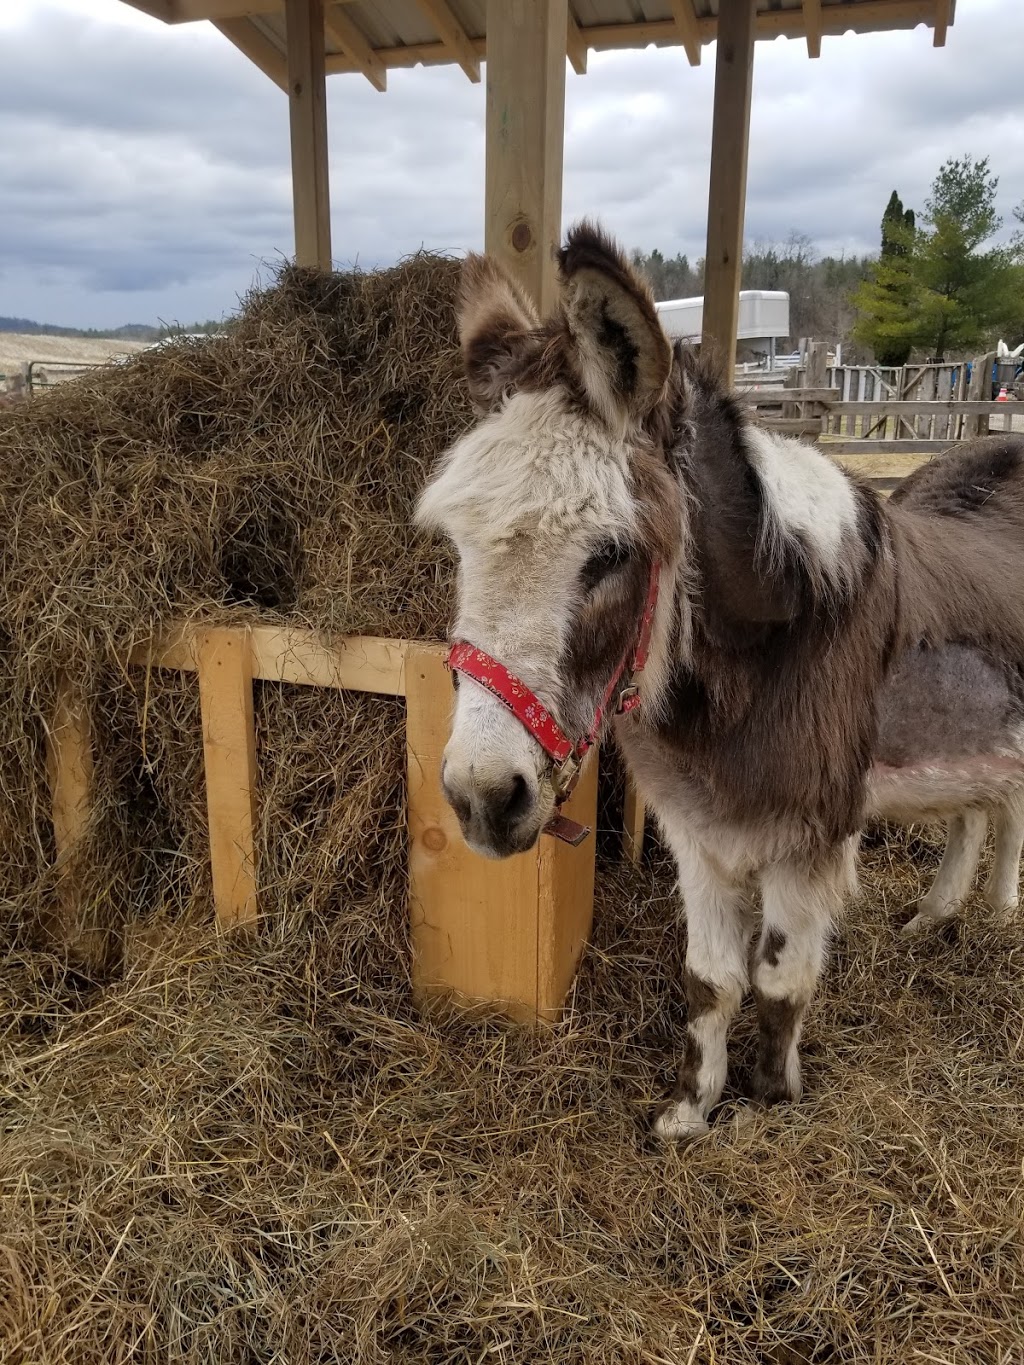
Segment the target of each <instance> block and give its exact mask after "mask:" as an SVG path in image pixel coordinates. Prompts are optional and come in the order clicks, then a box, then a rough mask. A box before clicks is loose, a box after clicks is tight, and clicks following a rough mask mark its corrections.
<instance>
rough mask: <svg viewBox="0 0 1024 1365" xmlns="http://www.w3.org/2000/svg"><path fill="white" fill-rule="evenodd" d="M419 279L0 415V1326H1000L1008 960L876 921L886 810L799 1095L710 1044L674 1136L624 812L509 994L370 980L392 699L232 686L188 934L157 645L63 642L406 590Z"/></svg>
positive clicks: (996, 945)
mask: <svg viewBox="0 0 1024 1365" xmlns="http://www.w3.org/2000/svg"><path fill="white" fill-rule="evenodd" d="M454 283H455V270H454V267H452V266H451V265H450V264H449V263H446V262H438V261H436V260H432V259H429V258H419V259H418V260H416V261H414V262H411V263H409V264H407V265H406V266H403V267H401V268H400V269H399V270H397V271H394V272H385V273H383V274H382V275H379V276H367V277H360V276H333V277H326V278H324V277H318V276H315V275H312V274H308V273H307V274H303V273H300V272H288V273H286V274H285V275H284V276H283V277H282V278H281V280H280V281H279V282H278V284H277V285H276V286H275V287H274V288H272V289H270V290H269V291H267V292H266V293H265V294H259V295H254V296H253V297H252V298H250V299H249V300H248V302H247V306H246V309H245V311H244V313H243V316H242V319H241V321H240V323H239V326H238V328H237V329H236V330H235V332H234V333H233V335H232V337H231V338H230V340H229V341H227V342H223V343H221V342H218V343H214V344H211V345H209V346H205V345H200V346H193V345H184V346H182V347H180V348H173V349H170V350H168V351H164V352H157V353H150V354H147V355H143V356H142V357H140V359H139V360H137V361H135V362H132V363H131V364H129V365H127V366H124V367H118V368H117V370H116V371H111V372H104V373H102V374H98V375H95V376H91V377H90V378H88V379H86V380H82V381H77V382H75V383H71V384H68V385H65V386H62V387H61V388H60V389H59V390H56V391H54V392H53V393H52V394H48V395H46V396H44V397H42V398H40V399H38V400H37V402H35V403H34V404H33V405H31V407H30V409H29V410H27V411H25V412H17V413H12V414H5V415H4V417H3V419H2V420H0V490H2V503H0V515H2V516H3V518H4V527H3V542H2V543H3V549H2V553H3V555H4V561H3V575H2V579H0V630H2V632H3V641H4V646H5V648H4V652H3V659H4V663H5V668H4V672H3V676H2V679H0V686H2V688H3V697H4V703H5V705H4V711H3V717H2V719H0V725H2V727H3V746H2V748H0V781H2V783H3V788H4V793H5V801H4V802H3V805H2V810H3V814H2V816H0V820H2V822H3V825H2V828H0V860H2V861H0V875H2V878H3V881H2V883H0V886H2V894H3V903H4V907H5V915H6V918H7V937H6V942H5V953H4V963H3V971H2V972H0V1020H2V1021H3V1027H4V1047H3V1072H2V1081H0V1084H2V1091H0V1094H2V1104H3V1118H4V1124H3V1137H2V1139H0V1206H2V1207H3V1209H4V1226H3V1232H2V1238H0V1241H2V1251H0V1361H3V1362H4V1365H7V1362H11V1365H15V1362H17V1365H21V1362H29V1361H31V1362H33V1365H35V1362H41V1363H45V1365H92V1363H93V1362H100V1361H102V1362H105V1363H106V1362H110V1363H111V1365H113V1363H114V1362H116V1363H117V1365H120V1362H126V1363H127V1362H129V1361H131V1362H143V1363H144V1365H148V1363H149V1362H152V1363H153V1365H157V1362H160V1363H161V1365H162V1363H163V1362H165V1361H167V1360H174V1361H180V1362H183V1365H200V1362H202V1363H203V1365H206V1362H211V1361H216V1362H217V1363H218V1365H253V1363H254V1362H257V1361H258V1362H268V1363H269V1362H271V1361H274V1362H281V1363H282V1365H313V1362H327V1361H336V1360H344V1361H352V1362H354V1365H385V1362H387V1363H388V1365H391V1362H397V1363H398V1365H463V1363H464V1365H470V1363H471V1362H472V1363H474V1365H477V1363H478V1362H480V1361H494V1362H496V1363H497V1365H545V1363H550V1365H577V1363H578V1362H582V1361H585V1362H588V1365H589V1363H590V1362H593V1365H655V1362H658V1363H661V1362H668V1365H722V1362H728V1365H763V1363H764V1362H773V1363H774V1365H798V1363H799V1362H803V1363H805V1365H809V1363H810V1362H833V1365H838V1363H839V1362H842V1363H843V1365H859V1363H860V1362H863V1365H868V1362H871V1365H878V1362H896V1361H899V1362H904V1361H906V1362H911V1361H915V1360H920V1361H936V1360H941V1361H944V1362H952V1363H953V1365H979V1362H996V1361H1001V1362H1003V1365H1009V1363H1010V1362H1012V1361H1013V1360H1014V1352H1019V1346H1020V1335H1021V1334H1020V1293H1021V1285H1022V1283H1024V1235H1022V1232H1024V1205H1022V1185H1021V1179H1020V1155H1021V1150H1020V1132H1021V1130H1022V1127H1024V1095H1022V1086H1021V1081H1020V1075H1021V1055H1020V1053H1021V1042H1020V1040H1021V1037H1022V1036H1024V970H1022V954H1021V949H1020V945H1019V935H1016V934H1015V933H1014V931H1012V930H1008V929H1000V928H998V927H996V926H994V925H993V924H992V922H991V919H990V918H988V917H987V916H986V914H985V912H984V911H983V910H981V909H979V910H978V911H973V910H972V914H971V917H970V918H969V920H968V921H967V923H966V924H964V925H957V924H951V925H949V926H947V928H946V929H945V930H944V931H943V932H942V933H941V934H939V935H937V936H936V937H934V938H932V939H927V940H924V941H919V942H915V943H914V944H913V945H912V946H910V947H908V946H907V945H905V944H904V943H903V942H902V941H901V940H900V939H899V938H898V936H897V933H896V927H895V925H894V923H893V920H894V918H895V917H896V913H897V912H898V911H899V910H900V909H902V907H903V905H905V904H906V903H907V902H908V901H909V900H911V899H913V897H914V896H915V895H916V894H918V893H919V891H920V885H919V881H918V873H917V872H916V871H915V868H914V865H913V862H912V860H911V857H910V853H911V852H913V853H914V854H915V856H916V857H917V858H918V861H919V862H925V861H928V860H931V861H934V859H935V856H936V846H935V845H934V843H932V842H930V841H928V840H927V838H924V839H922V838H921V837H917V836H915V839H914V840H913V841H908V839H907V838H906V837H905V836H903V835H897V834H893V833H892V832H891V831H885V830H880V831H878V832H877V833H876V834H875V836H874V837H873V839H872V840H871V841H870V845H869V848H868V851H867V865H866V868H865V874H864V891H865V894H864V897H863V899H862V901H861V902H860V903H859V904H858V905H857V906H856V907H855V908H854V910H853V912H852V913H851V915H850V918H849V920H848V922H847V923H846V925H845V926H844V927H843V929H842V931H841V933H840V938H839V943H838V947H837V952H836V954H835V957H834V960H833V962H832V964H831V966H830V969H829V972H828V974H827V977H826V980H825V981H824V983H823V987H822V991H821V995H820V998H819V1001H818V1003H817V1004H816V1006H815V1007H814V1008H813V1009H812V1011H811V1013H810V1017H809V1019H808V1022H807V1028H806V1033H805V1039H806V1041H805V1051H806V1057H807V1066H806V1078H807V1094H806V1097H805V1100H804V1101H803V1102H802V1103H801V1104H800V1105H798V1106H792V1107H786V1108H783V1109H780V1110H777V1111H773V1112H772V1113H770V1114H755V1115H753V1116H751V1115H750V1114H749V1113H748V1111H747V1110H746V1109H745V1108H744V1107H743V1106H742V1104H741V1103H740V1102H739V1100H738V1082H739V1080H740V1079H741V1077H734V1078H732V1079H731V1082H730V1088H729V1090H728V1092H727V1096H726V1101H725V1103H724V1105H723V1107H722V1110H721V1112H720V1114H719V1116H718V1121H717V1124H716V1127H715V1129H714V1130H713V1132H712V1134H711V1135H710V1136H709V1137H708V1138H706V1139H704V1140H702V1141H701V1142H699V1143H697V1144H696V1145H695V1146H693V1147H691V1148H688V1149H685V1150H683V1151H680V1152H675V1151H669V1152H665V1151H664V1150H662V1149H661V1148H660V1147H659V1146H658V1145H657V1144H656V1143H654V1142H653V1141H652V1139H651V1137H650V1134H649V1130H648V1122H649V1118H650V1105H651V1101H652V1099H654V1098H655V1097H656V1096H658V1095H659V1094H660V1093H662V1092H663V1090H664V1088H665V1087H666V1086H667V1085H668V1084H669V1082H670V1078H671V1073H672V1070H673V1066H674V1063H675V1060H676V1058H677V1057H678V1054H679V1051H680V1048H681V1046H682V1041H683V1033H684V1029H683V1023H684V1010H685V1006H684V998H683V990H682V970H683V962H684V950H685V942H684V936H683V935H682V934H681V933H680V932H679V931H678V930H677V928H676V926H675V923H674V918H675V896H674V890H673V881H674V878H673V873H672V868H671V866H670V865H669V863H668V862H667V860H666V858H665V855H664V853H663V851H662V850H661V849H660V848H659V847H658V845H657V843H656V842H652V844H651V846H650V848H649V850H648V855H647V858H646V861H645V863H644V865H643V866H642V867H641V868H640V869H637V870H634V871H628V872H627V871H624V870H623V869H621V868H618V867H616V868H613V867H611V866H609V865H605V866H603V867H602V868H601V869H600V873H599V879H598V897H597V907H596V925H595V933H594V940H593V943H592V945H591V946H590V948H589V949H588V951H587V953H586V954H585V957H584V961H583V965H582V969H581V972H580V976H579V979H578V982H577V984H576V987H575V991H574V995H573V1000H572V1004H571V1009H570V1011H569V1014H568V1017H567V1018H566V1020H565V1022H564V1023H563V1024H562V1025H561V1026H560V1027H559V1028H557V1029H556V1030H555V1031H554V1032H553V1034H552V1035H550V1036H544V1037H536V1036H531V1035H529V1034H526V1033H523V1032H521V1031H514V1030H509V1029H508V1028H506V1027H505V1026H503V1025H501V1024H500V1023H498V1022H497V1021H495V1020H492V1019H488V1018H487V1017H484V1016H482V1017H480V1018H477V1019H470V1020H461V1021H456V1022H452V1023H449V1024H448V1025H447V1026H443V1025H442V1024H441V1023H440V1022H439V1021H436V1020H435V1021H425V1020H421V1019H419V1018H418V1017H417V1015H416V1014H415V1012H414V1011H413V1009H412V1007H411V1005H410V1001H409V990H408V978H407V965H406V964H407V960H408V954H407V945H406V940H405V933H406V927H405V904H404V896H405V876H404V862H405V831H404V818H403V814H402V806H403V800H404V792H403V781H404V779H403V753H404V750H403V742H402V729H403V716H402V708H401V703H400V702H398V701H393V700H388V699H381V698H369V697H363V696H349V695H346V694H343V693H337V692H326V691H325V692H319V691H313V690H310V689H300V688H291V687H285V686H278V685H276V684H269V683H262V684H258V685H257V689H256V721H257V728H258V742H259V751H260V755H261V785H262V793H261V794H262V798H263V800H262V803H261V810H262V820H263V829H262V831H261V841H262V844H263V848H264V874H265V876H266V879H267V881H268V892H267V897H266V902H265V903H266V904H267V905H268V907H269V908H270V914H269V915H268V922H267V925H266V930H265V932H264V934H263V935H262V936H261V937H260V938H259V939H258V940H257V941H253V942H246V941H236V940H234V939H232V940H229V941H228V942H227V943H225V942H220V941H218V940H217V939H216V937H215V936H214V934H213V933H212V931H211V928H210V918H211V916H210V909H209V895H208V888H207V886H206V884H205V880H204V879H205V877H206V875H207V874H206V871H205V812H204V809H203V796H202V783H201V745H200V733H199V721H198V704H197V698H196V688H195V684H194V680H192V679H189V678H186V677H181V676H178V675H167V676H164V675H161V676H159V677H157V676H154V677H153V678H151V679H150V680H149V683H148V685H147V684H146V683H145V681H144V678H143V677H142V676H139V675H136V674H134V673H133V674H131V675H129V676H127V677H126V676H125V675H124V674H122V673H120V672H118V671H117V670H114V669H112V668H111V667H110V662H109V661H110V658H111V657H112V655H113V653H114V652H115V651H117V650H120V649H124V648H126V647H127V646H128V645H130V644H131V643H133V642H134V641H135V640H137V639H139V638H141V637H142V636H144V635H146V634H148V633H149V632H150V631H151V630H152V629H153V628H154V627H156V626H159V625H160V624H161V623H163V622H165V621H166V620H168V619H170V618H172V617H174V616H177V615H178V614H180V613H183V612H188V613H191V612H196V613H204V614H213V615H216V616H218V617H221V616H226V617H228V618H229V619H234V618H239V617H241V618H246V617H247V616H250V615H252V614H253V613H254V612H255V611H257V610H258V611H259V612H260V613H261V614H264V615H266V614H270V615H271V616H273V617H274V618H275V619H279V620H285V619H287V620H296V621H299V622H301V623H303V624H309V625H315V626H318V627H321V628H328V629H330V628H333V629H339V630H348V629H352V630H372V631H375V632H380V633H384V634H403V635H409V636H416V635H424V636H431V635H437V634H440V633H441V632H442V631H443V630H444V626H445V622H446V619H447V614H448V610H449V601H448V591H449V581H450V564H449V563H448V561H447V560H445V559H443V558H441V559H439V558H438V555H437V551H436V549H435V548H433V547H430V548H429V549H428V548H427V547H425V546H421V545H420V544H419V543H418V541H417V540H416V538H415V537H414V536H413V534H412V532H411V531H410V530H409V528H408V524H407V513H408V509H409V505H410V502H411V499H412V497H413V495H414V493H415V491H416V489H417V488H418V486H419V483H420V481H421V479H422V477H423V474H424V471H425V469H426V467H427V465H428V464H429V462H430V460H431V459H432V457H433V456H434V454H435V453H436V452H437V451H438V450H439V449H440V448H441V447H442V446H443V445H444V444H446V443H447V441H448V440H449V439H451V437H452V436H453V435H455V434H456V433H457V431H458V430H459V429H460V428H461V426H462V424H463V423H464V422H465V421H466V420H467V419H468V415H469V414H468V407H467V405H466V400H465V396H464V394H463V392H462V389H461V385H460V382H459V380H458V372H457V357H456V354H455V348H454V336H453V318H452V297H453V290H454ZM438 565H440V568H438V567H437V566H438ZM58 666H59V667H61V668H64V669H67V670H70V671H71V672H72V673H73V675H74V676H75V677H76V678H77V679H80V680H81V684H82V686H83V687H84V688H86V689H87V690H88V691H89V693H90V695H91V696H92V697H93V700H94V705H95V714H96V731H97V757H98V761H99V764H100V773H99V774H98V782H97V785H98V789H99V792H100V794H101V795H102V796H103V797H104V805H103V808H102V810H101V811H100V813H99V815H98V817H97V822H96V826H95V829H94V832H93V836H92V840H91V842H90V845H89V848H88V850H87V870H88V873H89V881H90V887H91V897H92V900H91V904H92V906H93V910H94V916H95V919H96V922H97V924H98V925H100V926H101V927H102V926H103V925H106V924H109V923H111V922H120V923H122V924H123V925H124V926H125V928H124V932H123V935H122V937H123V959H122V971H121V973H120V975H119V976H118V977H117V978H116V979H115V980H113V981H112V982H111V983H109V984H107V985H105V986H102V987H97V986H96V985H94V984H93V983H92V982H91V981H90V980H89V979H88V978H87V977H85V976H83V975H82V974H78V975H74V974H68V973H67V972H66V971H64V970H62V968H63V966H64V964H63V962H62V960H61V959H59V958H57V957H54V956H52V955H51V954H49V953H47V952H46V951H43V950H41V949H40V948H38V947H36V946H33V945H32V943H31V942H30V940H29V938H28V936H27V935H26V934H25V933H24V932H23V931H22V926H23V925H24V923H25V922H26V917H27V916H28V915H29V913H30V912H32V911H34V910H38V909H39V908H40V907H44V908H45V905H46V904H47V903H48V900H49V899H51V898H52V895H53V893H54V887H53V885H52V880H51V879H50V878H49V873H48V871H47V867H48V861H47V859H48V847H47V842H48V839H49V837H50V836H49V834H48V829H47V811H46V797H45V790H44V784H43V780H42V766H41V762H42V747H43V746H42V729H41V727H42V724H43V723H44V721H45V718H46V717H47V716H48V714H49V711H48V707H49V706H50V705H51V704H52V695H53V689H54V677H55V669H56V668H57V667H58ZM615 799H616V798H614V797H612V798H610V804H609V799H607V798H606V802H605V805H604V806H603V807H602V809H603V810H605V811H606V812H607V811H608V810H610V809H613V808H614V804H615ZM752 1043H753V1038H752V1024H751V1019H750V1017H749V1014H748V1015H746V1016H745V1017H744V1018H743V1020H742V1021H741V1024H740V1027H739V1029H738V1036H737V1039H736V1049H735V1056H736V1058H737V1060H738V1062H739V1064H740V1066H741V1067H742V1066H743V1064H744V1063H745V1062H747V1061H749V1059H750V1058H751V1052H752Z"/></svg>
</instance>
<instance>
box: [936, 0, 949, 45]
mask: <svg viewBox="0 0 1024 1365" xmlns="http://www.w3.org/2000/svg"><path fill="white" fill-rule="evenodd" d="M951 4H952V0H935V29H934V32H933V34H932V46H933V47H945V46H946V31H947V30H948V28H949V10H950V5H951Z"/></svg>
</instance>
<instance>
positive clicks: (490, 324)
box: [459, 254, 540, 413]
mask: <svg viewBox="0 0 1024 1365" xmlns="http://www.w3.org/2000/svg"><path fill="white" fill-rule="evenodd" d="M539 326H540V318H539V317H538V315H537V311H536V309H535V308H534V306H533V304H532V303H531V302H530V300H529V299H528V298H527V297H526V295H525V294H524V293H523V291H522V290H521V289H520V288H519V286H518V285H517V284H516V283H515V281H514V280H513V279H512V278H511V276H510V275H508V274H507V273H506V272H505V271H504V270H502V268H501V266H499V265H498V264H497V263H496V262H495V261H492V260H491V259H490V257H488V256H478V255H475V254H474V255H470V256H467V257H466V260H465V262H464V264H463V267H462V287H461V290H460V293H459V341H460V342H461V344H462V361H463V365H464V366H465V370H466V382H467V383H468V384H469V393H470V397H471V398H472V400H473V403H474V404H475V406H476V407H477V408H478V409H479V410H480V411H481V412H485V413H486V412H490V411H491V410H492V409H493V408H495V407H496V406H497V405H498V403H500V401H501V398H502V395H503V394H504V393H505V392H506V391H507V390H508V389H509V388H510V387H511V386H512V385H513V384H514V382H515V378H516V374H517V373H518V371H519V370H520V369H521V368H522V366H523V363H524V362H525V361H526V360H527V359H528V357H529V356H530V355H531V354H532V353H533V352H534V351H535V350H536V349H537V346H538V342H537V340H536V331H537V328H538V327H539Z"/></svg>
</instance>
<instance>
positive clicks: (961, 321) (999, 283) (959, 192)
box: [915, 155, 1019, 360]
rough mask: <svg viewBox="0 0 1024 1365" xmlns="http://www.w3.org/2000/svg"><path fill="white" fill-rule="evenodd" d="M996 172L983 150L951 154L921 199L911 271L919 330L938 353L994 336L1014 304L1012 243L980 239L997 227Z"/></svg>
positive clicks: (1015, 308)
mask: <svg viewBox="0 0 1024 1365" xmlns="http://www.w3.org/2000/svg"><path fill="white" fill-rule="evenodd" d="M998 186H999V178H998V176H995V175H990V174H989V164H988V157H982V158H981V159H980V160H978V161H975V160H974V159H973V157H971V156H969V155H968V156H963V157H951V158H950V159H949V160H948V161H946V162H945V163H944V164H943V165H942V167H941V168H940V170H939V173H938V175H937V176H936V177H935V181H934V183H933V185H932V191H931V195H930V196H929V198H928V201H927V203H926V205H925V209H926V218H925V221H926V223H927V224H928V227H929V229H930V230H929V231H928V232H926V233H924V234H922V235H921V238H920V242H919V249H918V251H917V258H916V262H915V274H916V276H917V279H918V282H919V284H920V286H921V290H922V308H923V318H922V322H923V335H924V338H925V339H926V343H927V345H928V346H929V347H930V350H931V353H932V355H933V356H934V358H935V359H936V360H944V359H945V356H946V352H947V351H964V350H969V349H970V348H972V347H975V346H977V345H979V343H982V342H984V341H987V340H990V339H992V337H993V335H994V333H995V332H996V331H998V330H999V329H1000V328H1003V327H1005V326H1006V325H1007V324H1008V323H1010V322H1011V321H1012V319H1013V318H1014V315H1015V314H1016V313H1017V312H1018V311H1019V297H1018V290H1019V279H1018V272H1017V271H1016V270H1015V268H1014V255H1015V249H1014V246H1013V244H1011V245H1010V246H1009V247H999V246H995V247H989V248H988V249H987V250H982V248H983V247H984V246H985V243H986V242H988V241H990V240H991V238H992V237H993V236H994V235H995V234H996V233H997V232H998V231H999V229H1000V227H1001V226H1002V219H1001V218H1000V217H999V215H998V214H997V213H996V208H995V200H996V191H997V189H998Z"/></svg>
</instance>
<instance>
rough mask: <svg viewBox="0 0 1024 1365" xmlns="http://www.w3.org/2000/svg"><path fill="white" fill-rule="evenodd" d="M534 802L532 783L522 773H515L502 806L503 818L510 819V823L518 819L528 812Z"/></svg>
mask: <svg viewBox="0 0 1024 1365" xmlns="http://www.w3.org/2000/svg"><path fill="white" fill-rule="evenodd" d="M532 803H533V797H532V795H531V792H530V784H529V783H528V782H527V780H526V778H525V777H524V776H523V775H522V773H515V774H513V777H512V782H511V784H510V786H509V789H508V792H507V794H506V796H505V801H504V805H503V806H502V807H501V808H500V813H501V816H502V818H503V819H505V820H508V821H509V822H510V823H511V822H512V821H514V820H518V819H519V818H520V816H523V815H525V814H526V812H527V811H528V810H529V809H530V806H531V805H532Z"/></svg>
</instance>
